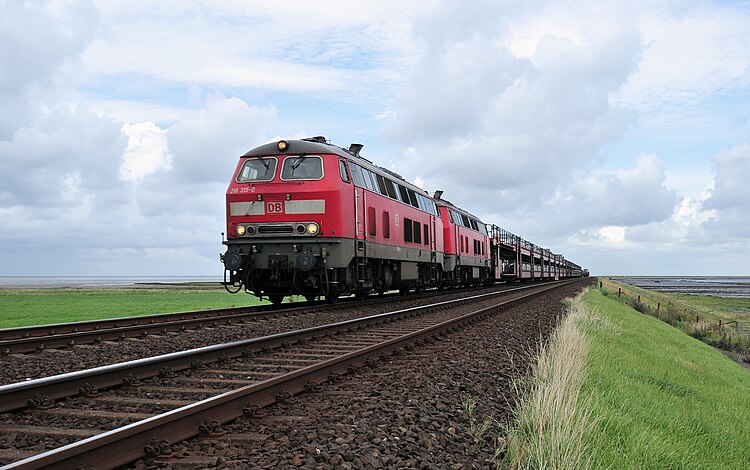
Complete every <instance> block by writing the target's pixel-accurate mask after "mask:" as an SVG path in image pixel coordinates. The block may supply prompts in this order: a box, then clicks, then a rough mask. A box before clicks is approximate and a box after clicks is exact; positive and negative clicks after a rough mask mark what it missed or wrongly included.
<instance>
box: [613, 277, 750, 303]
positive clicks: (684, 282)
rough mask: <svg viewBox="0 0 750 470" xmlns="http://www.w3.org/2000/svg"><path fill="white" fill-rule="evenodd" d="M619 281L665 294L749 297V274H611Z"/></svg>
mask: <svg viewBox="0 0 750 470" xmlns="http://www.w3.org/2000/svg"><path fill="white" fill-rule="evenodd" d="M611 277H612V279H615V280H617V281H619V282H623V283H625V284H630V285H632V286H635V287H640V288H641V289H649V290H656V291H659V292H664V293H667V294H688V295H702V296H715V297H726V298H750V276H611Z"/></svg>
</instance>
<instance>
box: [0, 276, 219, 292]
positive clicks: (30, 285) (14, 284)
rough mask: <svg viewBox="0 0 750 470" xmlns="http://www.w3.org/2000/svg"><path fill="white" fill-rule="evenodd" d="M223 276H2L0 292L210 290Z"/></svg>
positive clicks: (0, 277)
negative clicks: (144, 288) (187, 287)
mask: <svg viewBox="0 0 750 470" xmlns="http://www.w3.org/2000/svg"><path fill="white" fill-rule="evenodd" d="M221 281H222V278H221V277H220V276H0V289H65V288H118V287H119V288H122V287H137V288H143V287H150V286H155V287H186V286H189V285H197V286H203V287H205V286H210V285H216V286H218V285H219V283H220V282H221Z"/></svg>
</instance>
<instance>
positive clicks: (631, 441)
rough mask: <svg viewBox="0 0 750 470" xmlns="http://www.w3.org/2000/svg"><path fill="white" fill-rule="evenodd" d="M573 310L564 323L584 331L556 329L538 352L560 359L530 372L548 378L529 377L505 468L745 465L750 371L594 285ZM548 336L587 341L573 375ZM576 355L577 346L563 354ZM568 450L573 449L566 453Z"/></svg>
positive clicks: (749, 450) (749, 443)
mask: <svg viewBox="0 0 750 470" xmlns="http://www.w3.org/2000/svg"><path fill="white" fill-rule="evenodd" d="M571 312H572V313H571V316H572V317H573V318H572V320H571V319H570V317H569V318H568V319H566V320H565V321H564V322H563V323H562V325H561V328H566V327H573V328H574V329H575V330H577V334H580V335H581V336H580V337H578V336H577V334H573V335H568V334H565V335H562V334H560V335H558V334H556V335H555V336H554V337H553V339H552V341H550V346H549V347H548V348H547V351H545V355H546V356H547V359H543V357H545V355H543V356H540V363H543V362H544V361H552V362H553V363H554V362H557V365H554V364H553V365H545V366H541V365H538V366H537V368H536V370H535V372H537V373H539V371H548V372H545V373H546V374H548V377H547V378H539V377H537V376H534V377H533V378H531V379H529V380H530V384H531V386H529V387H527V392H526V394H525V395H524V398H523V401H522V403H521V406H520V407H519V408H518V411H517V417H516V422H515V423H514V425H513V427H512V428H511V430H510V431H509V436H508V444H507V454H506V462H505V463H506V464H507V465H510V466H511V467H512V468H560V469H562V468H612V469H631V468H691V469H692V468H696V469H704V468H705V469H709V468H712V469H713V468H748V462H750V428H748V426H747V423H748V422H750V407H748V406H747V404H748V403H750V372H748V371H747V370H745V369H743V368H742V367H740V366H739V365H737V364H736V363H734V362H733V361H731V360H729V359H728V358H726V357H725V356H724V355H723V354H721V353H719V352H718V351H716V350H714V349H713V348H711V347H710V346H708V345H706V344H704V343H701V342H700V341H697V340H695V339H694V338H691V337H689V336H688V335H686V334H684V333H682V332H681V331H679V330H677V329H675V328H672V327H670V326H669V325H667V324H665V323H663V322H661V321H659V320H657V319H655V318H652V317H650V316H646V315H642V314H640V313H638V312H636V311H634V310H633V309H631V308H629V307H628V306H626V305H623V304H622V303H620V302H618V301H617V300H615V299H613V298H608V297H605V296H603V295H602V293H601V292H600V291H599V290H596V289H590V290H588V291H587V292H586V293H585V295H584V296H582V297H579V298H578V299H577V300H576V301H574V302H572V304H571ZM576 338H579V339H576ZM580 338H583V339H582V340H581V339H580ZM555 342H583V343H585V344H588V345H589V350H588V353H587V354H584V356H585V360H584V361H583V366H581V365H576V366H575V369H576V371H577V372H575V374H573V373H572V372H570V371H568V370H567V368H568V367H569V365H567V364H568V363H569V362H570V361H571V359H570V358H569V357H565V356H566V355H565V354H562V351H566V350H567V351H572V350H569V349H568V348H569V347H568V346H560V345H556V344H555ZM555 351H557V352H556V353H555ZM583 352H584V353H585V351H583ZM574 354H575V355H577V356H580V354H581V352H580V351H579V352H578V353H575V352H570V353H568V355H574ZM575 362H576V363H578V362H580V361H579V360H578V359H577V360H576V361H575ZM550 371H556V372H550ZM581 371H582V372H581ZM573 375H574V376H575V377H580V376H582V377H583V378H582V379H580V378H575V377H572V376H573ZM554 376H558V378H553V377H554ZM541 377H544V375H542V376H541ZM566 377H567V379H566ZM537 384H539V386H537ZM542 385H543V386H542ZM576 388H577V391H576V390H575V389H576ZM552 397H559V398H554V399H553V398H552ZM573 397H575V400H573V399H572V398H573ZM547 401H551V402H553V405H552V406H550V405H546V404H545V402H547ZM533 420H538V422H537V423H533V422H532V421H533ZM558 430H560V431H558ZM514 440H516V441H517V442H514ZM558 442H567V443H568V444H565V445H561V444H559V443H558ZM569 450H574V451H575V454H574V455H570V456H568V457H566V456H564V455H563V452H568V451H569ZM553 452H554V453H555V454H556V455H551V454H552V453H553ZM566 459H574V463H573V464H570V462H569V461H567V460H566Z"/></svg>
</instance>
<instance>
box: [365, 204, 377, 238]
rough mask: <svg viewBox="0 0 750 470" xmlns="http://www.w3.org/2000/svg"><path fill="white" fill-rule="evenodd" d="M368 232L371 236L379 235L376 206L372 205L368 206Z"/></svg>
mask: <svg viewBox="0 0 750 470" xmlns="http://www.w3.org/2000/svg"><path fill="white" fill-rule="evenodd" d="M367 233H369V234H370V236H371V237H374V236H375V235H377V219H376V218H375V208H374V207H372V206H369V207H367Z"/></svg>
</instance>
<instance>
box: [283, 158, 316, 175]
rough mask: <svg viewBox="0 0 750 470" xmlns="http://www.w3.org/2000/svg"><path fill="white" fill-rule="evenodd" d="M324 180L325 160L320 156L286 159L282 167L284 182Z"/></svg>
mask: <svg viewBox="0 0 750 470" xmlns="http://www.w3.org/2000/svg"><path fill="white" fill-rule="evenodd" d="M321 178H323V159H322V158H320V156H318V155H301V156H299V157H286V159H284V164H283V165H282V167H281V179H282V180H319V179H321Z"/></svg>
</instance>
